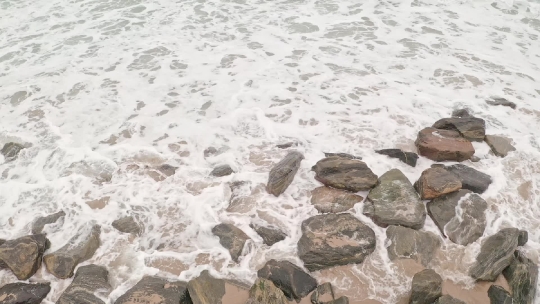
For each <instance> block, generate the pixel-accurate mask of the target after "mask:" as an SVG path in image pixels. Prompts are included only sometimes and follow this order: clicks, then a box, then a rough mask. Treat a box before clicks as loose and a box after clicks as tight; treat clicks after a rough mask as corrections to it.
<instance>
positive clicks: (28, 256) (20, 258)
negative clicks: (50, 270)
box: [0, 234, 51, 280]
mask: <svg viewBox="0 0 540 304" xmlns="http://www.w3.org/2000/svg"><path fill="white" fill-rule="evenodd" d="M50 245H51V244H50V243H49V240H48V239H47V238H46V237H45V235H44V234H36V235H28V236H23V237H20V238H17V239H14V240H9V241H5V242H4V243H3V244H2V245H1V246H0V261H3V265H5V267H7V268H9V269H10V270H11V271H12V272H13V274H14V275H15V276H16V277H17V279H19V280H27V279H29V278H30V277H32V276H33V275H34V274H35V273H36V271H37V270H38V269H39V267H41V260H42V257H43V253H44V252H45V250H47V249H49V247H50Z"/></svg>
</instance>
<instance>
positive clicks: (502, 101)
mask: <svg viewBox="0 0 540 304" xmlns="http://www.w3.org/2000/svg"><path fill="white" fill-rule="evenodd" d="M486 103H487V104H488V105H492V106H505V107H510V108H512V109H515V108H516V104H515V103H513V102H511V101H508V100H507V99H506V98H501V97H491V99H488V100H486Z"/></svg>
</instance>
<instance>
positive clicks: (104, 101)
mask: <svg viewBox="0 0 540 304" xmlns="http://www.w3.org/2000/svg"><path fill="white" fill-rule="evenodd" d="M0 12H1V14H2V17H1V18H0V100H1V102H0V144H2V145H3V144H4V143H6V142H9V141H15V142H19V143H22V144H25V145H26V146H27V148H26V149H24V150H23V151H22V152H21V154H20V155H19V158H18V159H17V160H16V161H13V162H8V163H2V161H1V160H0V176H1V178H2V179H1V180H0V207H1V212H0V238H15V237H19V236H22V235H25V234H28V233H29V230H30V228H29V223H31V221H32V220H33V219H34V218H36V217H38V216H42V215H46V214H50V213H53V212H56V211H58V210H60V209H62V210H64V211H65V212H66V214H67V215H66V217H65V220H64V223H63V226H60V225H56V226H48V227H47V228H46V232H47V233H48V237H49V239H50V240H51V243H52V248H51V250H55V249H57V248H60V247H62V246H63V245H64V243H65V242H66V240H68V239H69V238H71V237H72V236H73V235H74V234H76V231H78V230H80V229H82V228H83V227H85V226H86V225H88V224H89V223H90V222H96V223H99V224H100V225H101V226H102V234H101V242H102V244H101V247H100V248H99V249H98V251H97V252H96V254H95V255H94V257H93V258H92V259H90V260H89V261H87V262H85V263H97V264H101V265H105V266H107V267H108V269H109V271H110V281H111V284H112V285H113V287H114V290H113V291H112V293H111V294H110V302H111V303H112V302H114V299H116V298H117V297H119V296H120V295H121V294H123V292H124V291H125V290H126V289H128V288H130V287H131V286H132V285H134V284H135V283H136V282H137V281H138V280H139V279H140V278H141V277H142V276H143V275H146V274H159V275H162V276H168V277H171V278H178V279H182V280H188V279H190V278H192V277H195V276H197V275H198V274H199V273H200V272H201V271H202V270H203V269H211V270H212V271H213V274H214V275H220V276H223V277H227V278H230V279H235V280H240V281H243V282H245V283H247V284H250V283H252V282H253V281H254V280H255V277H256V270H257V269H258V268H260V267H261V266H262V265H264V263H265V262H266V261H267V260H269V259H272V258H274V259H288V260H291V261H293V262H296V263H300V261H299V259H298V258H297V254H296V243H297V241H298V239H299V237H300V223H301V222H302V221H303V220H305V219H306V218H308V217H310V216H312V215H315V214H316V210H315V209H314V208H313V207H312V206H311V205H310V203H309V192H310V191H311V190H312V189H314V188H316V187H318V186H319V183H318V182H316V181H315V180H314V178H313V173H312V172H311V171H310V168H311V166H312V165H314V164H315V163H316V162H317V161H318V160H319V159H321V158H322V157H323V152H346V153H351V154H354V155H359V156H362V157H363V159H364V161H366V163H367V164H368V165H369V166H370V168H372V170H373V171H374V172H375V173H376V174H378V175H381V174H383V173H384V172H386V171H387V170H390V169H392V168H399V169H400V170H402V171H403V172H404V173H405V174H406V175H407V176H408V177H409V179H410V180H411V181H412V182H414V181H415V180H416V179H417V178H418V177H419V175H420V173H421V172H422V170H424V169H425V168H427V167H429V166H430V165H431V164H432V162H431V161H429V160H427V159H420V160H419V162H418V165H417V167H416V168H411V167H408V166H407V165H405V164H403V163H400V162H399V161H398V160H395V159H389V158H387V157H385V156H382V155H378V154H375V153H374V152H373V150H374V149H381V148H392V147H399V148H403V149H406V150H410V151H414V140H415V138H416V134H417V132H418V131H419V130H420V129H421V128H423V127H425V126H430V125H431V124H433V122H435V121H436V120H437V119H439V118H442V117H448V116H449V115H450V113H451V112H452V110H453V109H455V108H459V107H469V108H470V109H471V110H472V112H474V114H475V115H477V116H479V117H482V118H484V119H485V120H486V122H487V132H488V133H489V134H501V135H505V136H508V137H511V138H512V139H513V140H514V143H515V146H516V148H517V151H516V152H514V153H511V154H510V155H509V156H508V157H506V158H504V159H502V158H498V157H495V156H494V155H491V154H490V153H489V148H488V147H487V145H486V144H485V143H475V144H474V146H475V148H476V150H477V155H478V156H479V157H481V158H482V160H481V162H479V163H469V162H466V164H467V165H470V166H472V167H475V168H477V169H479V170H481V171H483V172H486V173H488V174H490V175H491V176H492V177H493V179H494V182H493V184H492V185H491V186H490V188H489V190H488V191H487V192H486V193H485V194H483V195H482V196H483V197H484V198H485V199H486V201H487V202H488V204H489V207H488V210H489V212H488V215H487V219H488V228H487V230H486V232H485V234H484V236H488V235H491V234H493V233H495V232H496V231H497V230H498V229H500V228H502V227H507V226H515V227H518V228H521V229H526V230H528V231H529V242H528V243H527V245H526V246H525V247H524V250H525V251H526V253H527V254H528V256H529V257H531V258H532V259H533V260H534V261H535V262H539V259H540V256H539V253H538V252H539V251H538V250H540V229H538V228H539V226H540V220H539V219H540V204H539V203H538V202H539V200H540V178H539V176H540V161H539V159H540V139H539V138H538V130H539V129H540V103H539V102H538V101H539V99H540V85H539V84H538V81H540V67H539V62H540V43H539V41H538V39H539V35H540V19H539V18H540V17H539V15H540V4H539V3H538V2H534V1H530V2H527V1H509V0H506V1H497V0H492V1H484V0H478V1H457V0H455V1H451V0H448V1H420V0H414V1H410V0H408V1H373V0H369V1H361V2H359V1H352V0H343V1H332V0H313V1H303V0H284V1H261V0H254V1H246V0H232V1H217V0H198V1H184V0H182V1H155V0H149V1H140V0H108V1H103V0H77V1H66V0H51V1H38V2H36V1H27V0H21V1H13V0H4V1H1V2H0ZM489 96H501V97H505V98H507V99H508V100H510V101H513V102H515V103H516V104H517V106H518V108H517V109H516V110H512V109H510V108H508V107H494V106H490V105H487V104H486V103H485V101H484V100H485V99H486V98H488V97H489ZM291 141H292V142H295V143H297V146H295V147H294V148H295V149H297V150H299V151H301V152H302V153H304V155H305V157H306V158H305V160H304V161H303V162H302V166H301V168H300V170H299V172H298V174H297V176H296V178H295V180H294V182H293V183H292V185H291V186H290V187H289V188H288V189H287V191H286V192H285V193H284V194H283V195H282V196H280V197H279V198H275V197H273V196H270V195H268V194H266V193H265V192H264V189H262V188H261V186H259V185H260V184H265V183H266V181H267V177H268V172H269V170H270V168H271V166H272V165H273V164H274V163H276V162H277V161H279V160H280V159H281V158H282V157H283V156H284V155H285V154H286V153H287V152H286V150H281V149H278V148H276V147H275V145H276V144H280V143H286V142H291ZM209 147H214V148H215V149H213V150H212V149H208V148H209ZM161 164H170V165H172V166H175V167H178V169H177V170H176V173H175V174H174V175H172V176H170V177H166V176H163V175H162V174H161V173H159V172H157V171H156V170H155V169H154V168H156V167H157V166H159V165H161ZM219 164H229V165H230V166H231V167H232V168H233V169H234V170H235V171H236V173H235V174H234V175H232V176H229V177H222V178H211V177H209V175H208V174H209V172H210V171H211V170H212V169H213V168H214V167H215V166H216V165H219ZM234 181H248V183H247V184H244V185H243V186H242V187H241V189H240V190H238V191H239V192H238V194H234V195H233V192H232V191H231V190H230V187H229V185H228V184H229V183H232V182H234ZM362 195H363V196H365V195H364V194H362ZM231 196H233V197H232V198H231ZM361 211H362V204H358V205H357V206H356V207H355V208H354V209H353V210H352V212H353V213H354V214H355V215H357V216H358V217H359V218H360V219H362V220H363V221H364V222H366V223H367V224H368V225H370V227H372V228H373V229H374V230H375V232H376V235H377V237H378V244H377V249H376V251H375V252H374V254H372V255H371V256H370V257H369V258H368V259H367V260H366V261H365V262H364V263H363V264H362V265H357V266H353V267H350V269H349V270H347V271H343V272H340V271H339V269H334V270H330V271H327V272H325V271H322V272H319V273H315V276H316V277H317V278H318V279H319V281H321V282H322V281H327V280H328V281H332V283H334V284H335V285H336V286H337V289H338V290H339V291H340V292H341V293H343V294H348V295H350V296H351V299H352V300H353V302H354V301H356V302H355V303H357V302H358V303H361V302H360V301H368V300H372V301H379V302H381V303H398V302H399V301H402V299H403V298H404V297H406V295H407V292H408V291H409V288H410V281H411V278H412V274H413V273H410V272H407V271H405V270H403V269H402V268H400V266H399V265H397V264H395V263H391V262H390V261H389V260H388V258H387V256H386V249H385V247H384V245H385V242H384V240H385V231H384V229H382V228H379V227H377V226H375V225H374V224H373V223H372V222H371V221H370V220H369V219H367V218H366V217H364V216H362V214H361ZM127 214H133V215H136V216H137V217H138V218H139V220H140V221H141V222H142V223H143V224H144V232H143V233H142V235H141V236H139V237H130V236H128V235H125V234H120V233H119V232H118V231H116V230H115V229H113V228H112V227H111V223H112V221H113V220H115V219H117V218H119V217H122V216H125V215H127ZM222 221H224V222H231V223H235V224H236V225H237V226H238V227H239V228H241V229H242V230H244V231H245V232H246V233H247V234H248V235H249V236H250V237H251V238H252V239H253V241H251V242H249V244H248V245H247V246H246V248H245V253H246V254H245V255H244V257H243V258H242V259H241V260H240V263H234V262H232V261H231V259H230V256H229V254H228V252H227V251H226V250H225V249H224V248H223V247H221V246H220V245H219V242H218V240H217V238H216V237H214V236H213V235H212V234H211V232H210V230H211V228H212V227H213V226H214V225H215V224H217V223H219V222H222ZM252 221H256V222H263V221H266V222H270V223H273V224H275V225H277V226H279V227H280V228H282V229H283V230H284V231H286V233H287V234H288V235H289V237H288V238H287V239H286V240H284V241H282V242H280V243H278V244H276V245H274V246H273V247H271V248H269V247H268V246H266V245H263V244H262V240H261V239H260V237H259V236H258V235H257V234H256V233H255V232H254V231H253V230H252V229H251V228H249V224H250V222H252ZM425 229H426V230H430V231H433V232H435V233H438V231H437V229H436V227H435V225H434V224H433V222H432V221H431V220H430V219H429V218H428V220H427V222H426V227H425ZM444 242H445V243H444V245H443V250H442V251H441V253H440V254H439V256H438V257H437V259H436V260H435V261H434V263H433V264H434V266H433V267H434V268H435V270H437V271H438V272H439V273H441V275H442V276H443V278H444V279H445V280H447V281H448V282H450V281H451V282H453V283H454V284H460V285H462V286H466V287H467V288H473V287H474V286H473V282H472V281H471V279H470V278H468V277H467V275H466V270H467V267H468V265H470V264H471V263H472V261H473V259H474V256H475V254H476V253H477V252H478V250H479V243H480V240H478V241H477V242H475V243H474V244H471V245H469V246H468V247H467V248H464V247H462V246H458V245H455V244H451V243H450V242H449V241H447V240H445V241H444ZM336 273H337V275H336ZM31 280H32V281H38V280H47V281H51V282H52V289H53V291H52V292H51V293H50V294H49V296H48V297H47V299H46V301H45V302H44V303H47V304H48V303H54V301H56V299H57V298H58V296H59V294H60V293H61V292H62V291H63V289H64V288H65V287H66V286H67V285H68V284H69V282H70V280H64V281H61V280H58V279H56V278H54V277H53V276H52V275H50V274H48V273H47V272H46V271H45V270H44V268H42V269H41V270H39V271H38V274H37V275H36V276H35V277H34V278H32V279H31ZM12 281H15V277H14V276H13V275H11V274H10V273H9V272H7V271H0V284H3V283H7V282H12ZM358 282H361V286H357V285H358ZM474 288H478V287H474ZM539 289H540V288H539ZM484 300H485V299H484ZM484 300H470V301H471V303H482V301H484Z"/></svg>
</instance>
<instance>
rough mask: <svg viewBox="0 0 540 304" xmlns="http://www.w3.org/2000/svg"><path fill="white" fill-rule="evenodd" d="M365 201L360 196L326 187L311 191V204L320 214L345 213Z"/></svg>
mask: <svg viewBox="0 0 540 304" xmlns="http://www.w3.org/2000/svg"><path fill="white" fill-rule="evenodd" d="M363 200H364V198H363V197H361V196H360V195H356V194H354V193H351V192H348V191H344V190H339V189H334V188H330V187H325V186H322V187H317V188H315V189H313V190H312V191H311V204H312V205H313V206H314V207H315V209H317V211H319V212H320V213H339V212H344V211H347V210H349V209H351V208H352V207H353V206H354V205H355V204H356V203H360V202H362V201H363Z"/></svg>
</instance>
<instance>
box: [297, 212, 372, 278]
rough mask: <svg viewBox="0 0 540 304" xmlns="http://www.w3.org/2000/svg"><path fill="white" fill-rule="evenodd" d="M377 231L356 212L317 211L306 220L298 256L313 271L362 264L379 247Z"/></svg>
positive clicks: (299, 242) (303, 225)
mask: <svg viewBox="0 0 540 304" xmlns="http://www.w3.org/2000/svg"><path fill="white" fill-rule="evenodd" d="M375 242H376V237H375V232H374V231H373V230H372V229H371V228H369V227H368V226H366V225H365V224H364V223H362V222H361V221H360V220H358V219H357V218H356V217H354V216H353V215H352V214H348V213H340V214H331V213H330V214H323V215H316V216H314V217H311V218H309V219H307V220H305V221H304V222H303V223H302V237H300V240H299V241H298V256H299V257H300V259H301V260H302V261H304V266H305V267H306V268H307V269H309V270H310V271H315V270H320V269H324V268H329V267H333V266H337V265H347V264H353V263H356V264H359V263H362V262H363V261H364V259H365V258H366V257H367V256H368V255H369V254H371V253H372V252H373V251H374V250H375Z"/></svg>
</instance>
